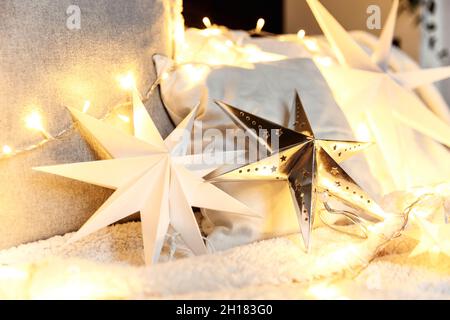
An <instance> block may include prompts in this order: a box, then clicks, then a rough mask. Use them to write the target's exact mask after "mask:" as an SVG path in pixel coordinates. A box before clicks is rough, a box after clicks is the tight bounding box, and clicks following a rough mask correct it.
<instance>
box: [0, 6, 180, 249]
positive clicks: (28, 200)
mask: <svg viewBox="0 0 450 320" xmlns="http://www.w3.org/2000/svg"><path fill="white" fill-rule="evenodd" d="M173 2H174V1H172V0H167V1H163V0H114V1H111V0H95V1H92V0H77V1H71V0H58V1H54V0H39V1H36V0H7V1H2V2H1V3H0V56H1V59H0V78H1V79H2V84H1V86H0V115H1V117H0V146H1V145H4V144H8V145H11V146H12V147H14V148H21V147H24V146H27V145H30V144H33V143H36V142H38V141H39V140H41V136H40V135H39V133H37V132H34V131H32V130H28V129H26V128H25V126H24V118H25V116H26V115H27V114H29V113H30V112H31V111H32V110H39V112H40V113H41V114H42V115H43V119H44V123H45V127H46V128H47V129H48V131H50V132H51V133H52V134H56V133H57V132H59V131H61V130H63V129H65V128H67V127H69V126H70V124H71V118H70V116H69V114H68V112H67V110H66V108H65V106H71V107H76V108H82V107H83V104H84V101H85V100H90V101H91V105H92V106H91V109H90V110H89V113H90V114H91V115H93V116H95V117H101V116H103V115H104V114H105V113H107V111H108V110H110V109H111V108H112V107H114V106H115V105H116V104H117V103H119V102H124V101H126V99H127V95H126V93H125V92H124V91H122V90H121V89H120V87H119V86H118V83H117V76H118V75H120V74H123V73H126V72H127V71H129V70H131V71H133V73H134V75H135V77H136V79H137V83H138V86H139V89H140V90H141V91H144V90H145V89H146V88H148V86H149V85H150V84H151V83H152V81H153V80H154V78H155V73H154V67H153V64H152V55H153V54H155V53H160V54H165V55H169V56H170V55H171V52H172V39H171V36H170V35H171V30H170V28H171V24H170V17H171V15H172V14H173V12H172V5H173ZM74 3H76V5H77V6H78V7H79V8H80V11H81V14H80V17H81V20H80V29H76V28H75V29H71V28H68V27H67V19H68V18H70V16H71V14H73V13H74V11H70V10H69V13H68V12H67V9H68V8H69V6H70V5H72V4H74ZM75 14H76V13H75ZM146 106H147V108H148V109H149V111H150V113H151V114H152V116H153V117H154V119H155V122H156V123H157V125H158V127H159V129H160V131H161V132H162V134H163V135H167V133H168V132H170V130H171V128H172V124H171V122H170V120H169V119H168V117H167V115H166V113H165V110H164V108H163V106H162V104H161V101H160V99H159V96H158V92H156V94H155V95H154V96H153V97H152V98H151V99H150V100H149V101H148V102H147V103H146ZM96 158H98V157H97V156H96V154H95V152H94V151H93V150H92V149H91V148H90V147H89V146H88V145H87V143H86V142H85V141H84V139H83V138H81V137H80V135H79V134H78V131H77V130H72V131H71V132H70V133H69V134H68V135H66V136H65V137H64V138H63V139H61V140H59V141H54V142H50V143H48V144H47V145H45V146H44V147H42V148H39V149H37V150H35V151H31V152H28V153H25V154H22V155H19V156H16V157H12V158H9V159H4V160H0V248H5V247H9V246H12V245H16V244H19V243H23V242H28V241H34V240H37V239H43V238H47V237H50V236H52V235H55V234H62V233H65V232H68V231H72V230H76V229H77V228H79V227H80V226H81V225H82V223H83V222H84V221H86V219H87V218H88V217H89V216H90V215H91V214H92V213H93V212H94V211H95V210H96V208H97V207H98V206H100V205H101V204H102V202H103V201H104V200H105V199H106V197H107V196H108V195H109V194H110V192H111V191H110V190H105V189H102V188H98V187H94V186H91V185H88V184H83V183H78V182H74V181H70V180H68V179H63V178H58V177H53V176H51V175H45V174H42V173H37V172H33V171H32V170H31V168H32V167H33V166H39V165H49V164H57V163H67V162H81V161H88V160H93V159H96Z"/></svg>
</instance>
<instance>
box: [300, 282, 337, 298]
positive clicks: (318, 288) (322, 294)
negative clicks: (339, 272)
mask: <svg viewBox="0 0 450 320" xmlns="http://www.w3.org/2000/svg"><path fill="white" fill-rule="evenodd" d="M308 293H309V294H310V295H312V296H313V297H314V298H316V299H325V300H331V299H342V298H343V297H342V296H341V295H340V294H339V290H338V288H336V287H335V286H329V285H326V284H324V283H321V284H317V285H315V286H312V287H310V288H309V289H308Z"/></svg>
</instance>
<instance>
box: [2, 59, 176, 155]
mask: <svg viewBox="0 0 450 320" xmlns="http://www.w3.org/2000/svg"><path fill="white" fill-rule="evenodd" d="M177 67H178V65H174V66H172V67H171V68H170V69H169V70H168V71H166V72H163V73H161V75H159V76H157V77H156V79H155V80H154V81H153V82H152V84H151V85H150V87H149V88H148V89H147V91H146V94H145V99H144V100H143V102H144V103H145V102H147V101H148V99H149V98H150V97H151V95H152V94H153V93H154V92H155V90H156V88H157V87H158V86H159V85H160V84H161V81H162V80H163V78H165V77H166V76H167V72H173V71H174V70H175V69H176V68H177ZM126 104H127V102H122V103H118V104H116V105H115V106H114V107H113V108H112V109H111V110H110V111H108V112H107V113H106V114H105V115H104V116H103V117H101V118H100V120H102V121H103V120H105V119H107V118H109V117H110V116H112V115H114V114H116V113H117V111H118V110H119V109H120V108H122V107H123V106H124V105H126ZM75 127H76V126H75V124H74V123H72V124H71V125H69V126H68V127H67V128H65V129H63V130H61V131H60V132H58V133H57V134H55V135H52V134H50V133H49V132H48V131H46V130H45V129H44V128H42V127H40V128H33V129H36V130H37V131H39V132H40V133H41V134H42V135H43V136H44V139H43V140H41V141H39V142H37V143H35V144H32V145H29V146H27V147H24V148H20V149H12V148H11V147H9V146H7V145H5V146H4V147H3V149H4V152H3V153H2V154H1V155H0V161H1V160H4V159H10V158H12V157H15V156H18V155H21V154H23V153H26V152H30V151H33V150H36V149H38V148H40V147H43V146H44V145H46V144H47V143H48V142H51V141H55V140H60V139H63V138H64V137H65V136H66V135H68V134H70V133H72V131H73V130H74V129H75ZM5 149H6V150H7V151H8V152H5Z"/></svg>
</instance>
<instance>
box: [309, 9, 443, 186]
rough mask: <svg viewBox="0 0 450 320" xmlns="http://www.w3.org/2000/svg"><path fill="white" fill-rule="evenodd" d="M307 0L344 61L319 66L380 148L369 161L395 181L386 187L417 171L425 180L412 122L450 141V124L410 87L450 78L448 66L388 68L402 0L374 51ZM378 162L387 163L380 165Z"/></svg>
mask: <svg viewBox="0 0 450 320" xmlns="http://www.w3.org/2000/svg"><path fill="white" fill-rule="evenodd" d="M307 2H308V4H309V6H310V8H311V10H312V11H313V13H314V16H315V17H316V19H317V21H318V23H319V25H320V27H321V28H322V30H323V32H324V34H325V36H326V38H327V39H328V41H329V42H330V44H331V47H332V49H333V51H334V53H335V55H336V57H337V59H338V61H339V63H340V65H341V66H329V67H324V68H321V70H322V71H323V73H324V75H325V77H326V79H327V81H328V83H329V84H330V86H331V87H332V89H333V93H334V95H335V97H336V100H337V101H338V103H339V105H340V106H341V107H342V108H343V109H344V113H345V114H346V116H347V118H348V120H349V122H350V124H351V125H352V128H353V130H354V131H355V134H356V135H357V138H358V139H370V140H372V141H375V142H376V145H377V148H372V149H371V150H370V151H368V154H369V155H370V156H369V162H370V165H371V167H372V169H373V170H374V171H375V172H374V174H375V175H376V176H378V177H379V178H380V179H381V180H384V181H386V180H392V181H393V185H392V186H391V188H387V189H388V190H385V191H391V190H394V189H404V188H406V187H411V186H413V185H414V184H417V181H414V180H411V176H413V175H414V177H416V176H417V177H423V181H421V182H426V180H427V179H428V177H427V175H428V174H429V165H428V166H427V164H429V163H430V162H427V161H429V160H427V159H428V158H426V156H425V155H418V154H417V152H415V151H416V150H414V147H416V146H417V148H416V149H420V147H421V146H420V145H418V144H417V141H416V140H415V137H414V132H413V131H411V130H410V128H412V129H414V130H417V131H419V132H420V133H422V134H424V135H426V136H428V137H430V138H432V139H434V140H435V141H437V142H440V143H442V144H445V145H447V146H449V147H450V126H449V125H448V124H446V123H445V122H444V121H442V120H441V119H439V117H437V116H436V115H435V114H434V113H433V112H431V111H430V110H429V109H428V108H427V107H426V106H425V105H424V104H423V103H422V102H421V101H420V99H419V98H418V97H417V96H416V95H414V94H413V93H412V91H411V89H414V88H417V87H419V86H420V85H423V84H428V83H431V82H433V81H438V80H442V79H445V78H448V77H449V76H450V67H447V68H435V69H424V70H417V71H410V72H405V73H393V72H391V71H390V70H389V69H388V65H389V55H390V51H391V45H392V38H393V34H394V27H395V21H396V13H397V8H398V0H395V1H394V4H393V6H392V9H391V11H390V14H389V16H388V18H387V21H386V24H385V27H384V29H383V31H382V34H381V37H380V39H379V43H378V47H377V48H376V50H375V51H374V53H373V54H372V55H371V56H370V55H369V54H368V53H366V51H365V50H364V49H363V48H362V47H360V46H359V45H358V43H357V42H356V41H355V40H354V39H353V38H352V37H351V35H350V34H348V33H347V32H346V31H345V30H344V28H343V27H342V26H341V25H340V24H339V23H338V22H337V21H336V19H335V18H334V17H333V16H332V15H331V14H330V13H329V12H328V11H327V10H326V9H325V7H324V6H323V5H322V4H321V3H320V2H319V1H317V0H307ZM368 135H369V136H368ZM438 147H439V146H437V145H436V148H438ZM439 150H440V152H442V153H444V150H442V149H439ZM444 154H445V153H444ZM412 159H414V160H413V161H412ZM380 163H384V166H385V168H381V169H380ZM384 166H383V167H384ZM386 171H387V172H388V175H387V176H385V175H384V174H385V172H386Z"/></svg>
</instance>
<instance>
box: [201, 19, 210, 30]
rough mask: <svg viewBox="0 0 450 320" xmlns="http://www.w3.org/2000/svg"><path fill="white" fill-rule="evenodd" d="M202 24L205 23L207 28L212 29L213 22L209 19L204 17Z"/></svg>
mask: <svg viewBox="0 0 450 320" xmlns="http://www.w3.org/2000/svg"><path fill="white" fill-rule="evenodd" d="M202 22H203V24H204V25H205V27H206V28H211V27H212V24H211V20H209V18H208V17H203V19H202Z"/></svg>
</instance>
